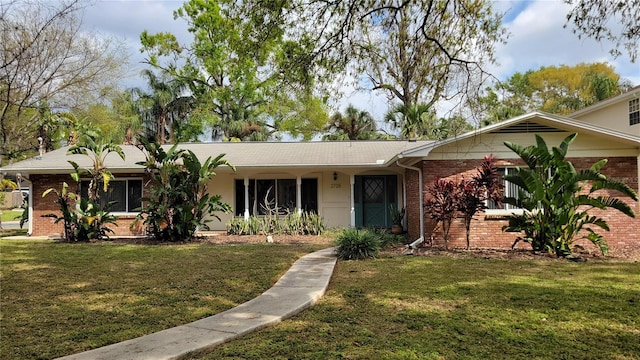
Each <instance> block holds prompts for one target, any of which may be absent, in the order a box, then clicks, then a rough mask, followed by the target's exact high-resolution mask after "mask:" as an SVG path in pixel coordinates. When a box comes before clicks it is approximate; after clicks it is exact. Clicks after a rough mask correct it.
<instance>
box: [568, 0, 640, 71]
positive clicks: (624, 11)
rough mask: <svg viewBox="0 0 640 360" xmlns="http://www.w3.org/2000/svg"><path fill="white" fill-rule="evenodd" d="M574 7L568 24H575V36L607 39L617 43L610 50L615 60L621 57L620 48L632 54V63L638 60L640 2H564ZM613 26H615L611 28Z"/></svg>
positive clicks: (569, 15) (615, 0)
mask: <svg viewBox="0 0 640 360" xmlns="http://www.w3.org/2000/svg"><path fill="white" fill-rule="evenodd" d="M564 2H565V3H567V4H569V5H571V6H572V8H571V11H569V13H568V14H567V23H566V24H565V27H566V26H567V25H568V24H569V23H573V32H574V33H576V34H578V38H582V36H586V37H590V38H593V39H595V40H596V41H602V40H604V39H606V40H609V41H611V42H613V43H615V46H614V47H613V48H612V49H611V50H610V53H611V55H612V56H613V57H614V58H617V57H618V56H620V55H622V51H621V50H620V48H621V47H624V49H625V50H626V51H627V52H628V53H629V57H630V59H631V62H635V61H636V59H637V58H638V42H640V2H638V1H634V0H631V1H626V0H614V1H597V0H596V1H594V0H564ZM611 24H615V26H612V25H611Z"/></svg>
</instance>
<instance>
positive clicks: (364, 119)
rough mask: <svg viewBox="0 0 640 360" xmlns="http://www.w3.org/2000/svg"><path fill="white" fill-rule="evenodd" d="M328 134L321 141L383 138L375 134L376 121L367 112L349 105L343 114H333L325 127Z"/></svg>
mask: <svg viewBox="0 0 640 360" xmlns="http://www.w3.org/2000/svg"><path fill="white" fill-rule="evenodd" d="M325 130H326V131H330V132H331V133H330V134H327V135H324V136H323V137H322V138H323V140H373V139H380V138H383V136H382V134H380V133H378V132H377V127H376V121H375V120H374V118H373V117H372V116H371V114H369V112H368V111H365V110H359V109H358V108H356V107H354V106H353V105H349V106H348V107H347V109H346V110H345V112H344V115H343V114H341V113H340V112H337V113H335V114H334V115H333V116H332V117H331V119H330V120H329V123H328V124H327V126H326V127H325Z"/></svg>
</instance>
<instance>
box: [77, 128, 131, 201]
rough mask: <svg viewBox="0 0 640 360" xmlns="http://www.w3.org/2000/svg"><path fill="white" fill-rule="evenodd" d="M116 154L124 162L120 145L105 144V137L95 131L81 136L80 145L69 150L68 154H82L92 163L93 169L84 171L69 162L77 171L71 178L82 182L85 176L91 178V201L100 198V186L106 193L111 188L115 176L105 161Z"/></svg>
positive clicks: (89, 192) (89, 195)
mask: <svg viewBox="0 0 640 360" xmlns="http://www.w3.org/2000/svg"><path fill="white" fill-rule="evenodd" d="M111 153H115V154H117V155H118V156H119V157H120V158H121V159H122V160H124V157H125V155H124V151H123V150H122V148H121V147H120V146H119V145H116V144H113V143H110V142H105V141H104V139H103V137H102V136H101V134H100V133H99V132H98V131H95V130H93V131H92V132H91V133H85V134H83V135H82V136H81V139H80V141H79V143H78V144H76V145H73V146H71V147H70V148H69V150H67V154H81V155H85V156H87V157H89V158H90V159H91V162H92V167H91V168H89V169H85V170H82V169H80V166H79V165H78V164H77V163H76V162H74V161H69V163H70V164H71V166H73V168H74V169H75V172H74V173H72V174H71V177H72V178H73V179H74V180H75V181H76V182H78V183H79V182H80V178H81V177H83V176H88V177H89V186H88V192H87V194H88V197H89V199H90V200H93V201H96V200H98V197H99V191H98V189H99V186H100V185H102V187H103V189H104V191H105V192H106V191H107V189H108V187H109V182H110V181H111V180H112V179H113V177H114V176H113V174H112V173H111V171H109V169H108V168H107V166H106V163H105V160H106V158H107V156H109V154H111Z"/></svg>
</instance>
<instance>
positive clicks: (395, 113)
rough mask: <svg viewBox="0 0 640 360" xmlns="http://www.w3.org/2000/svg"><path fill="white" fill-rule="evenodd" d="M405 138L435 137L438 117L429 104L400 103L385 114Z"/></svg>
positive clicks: (388, 120)
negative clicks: (409, 104)
mask: <svg viewBox="0 0 640 360" xmlns="http://www.w3.org/2000/svg"><path fill="white" fill-rule="evenodd" d="M384 120H385V121H386V122H388V123H390V124H391V127H392V128H393V129H395V130H400V137H401V138H403V139H434V138H436V136H435V133H437V130H436V126H437V122H438V119H437V117H436V114H435V112H434V111H433V110H432V109H431V108H430V107H429V105H427V104H416V105H411V106H406V105H404V104H398V105H396V106H394V107H393V108H392V109H391V110H389V112H387V114H386V115H385V116H384Z"/></svg>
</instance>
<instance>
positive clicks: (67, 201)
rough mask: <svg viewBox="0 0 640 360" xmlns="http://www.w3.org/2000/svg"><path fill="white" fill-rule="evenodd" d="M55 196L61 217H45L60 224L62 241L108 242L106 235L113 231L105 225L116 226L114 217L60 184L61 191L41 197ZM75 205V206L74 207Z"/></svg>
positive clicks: (54, 215) (47, 191)
mask: <svg viewBox="0 0 640 360" xmlns="http://www.w3.org/2000/svg"><path fill="white" fill-rule="evenodd" d="M52 192H53V193H55V194H56V195H57V199H56V203H57V204H58V205H59V206H60V211H61V213H62V214H61V215H58V214H46V215H43V216H45V217H51V218H54V219H55V221H54V223H56V224H57V223H59V222H62V224H63V227H64V239H65V240H66V241H68V242H87V241H90V240H108V239H109V236H108V233H113V230H112V229H111V228H109V227H108V226H107V224H114V225H115V224H116V220H117V218H116V216H114V215H112V214H111V213H109V212H108V211H106V210H103V209H100V207H99V205H98V203H97V202H96V201H95V200H93V199H86V198H81V197H80V196H78V195H77V194H75V193H73V192H70V191H69V185H68V184H67V183H66V182H65V183H63V184H62V189H61V191H58V190H56V189H53V188H51V189H48V190H46V191H45V192H44V193H43V194H42V197H45V196H47V195H49V194H50V193H52ZM74 203H75V205H74Z"/></svg>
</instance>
